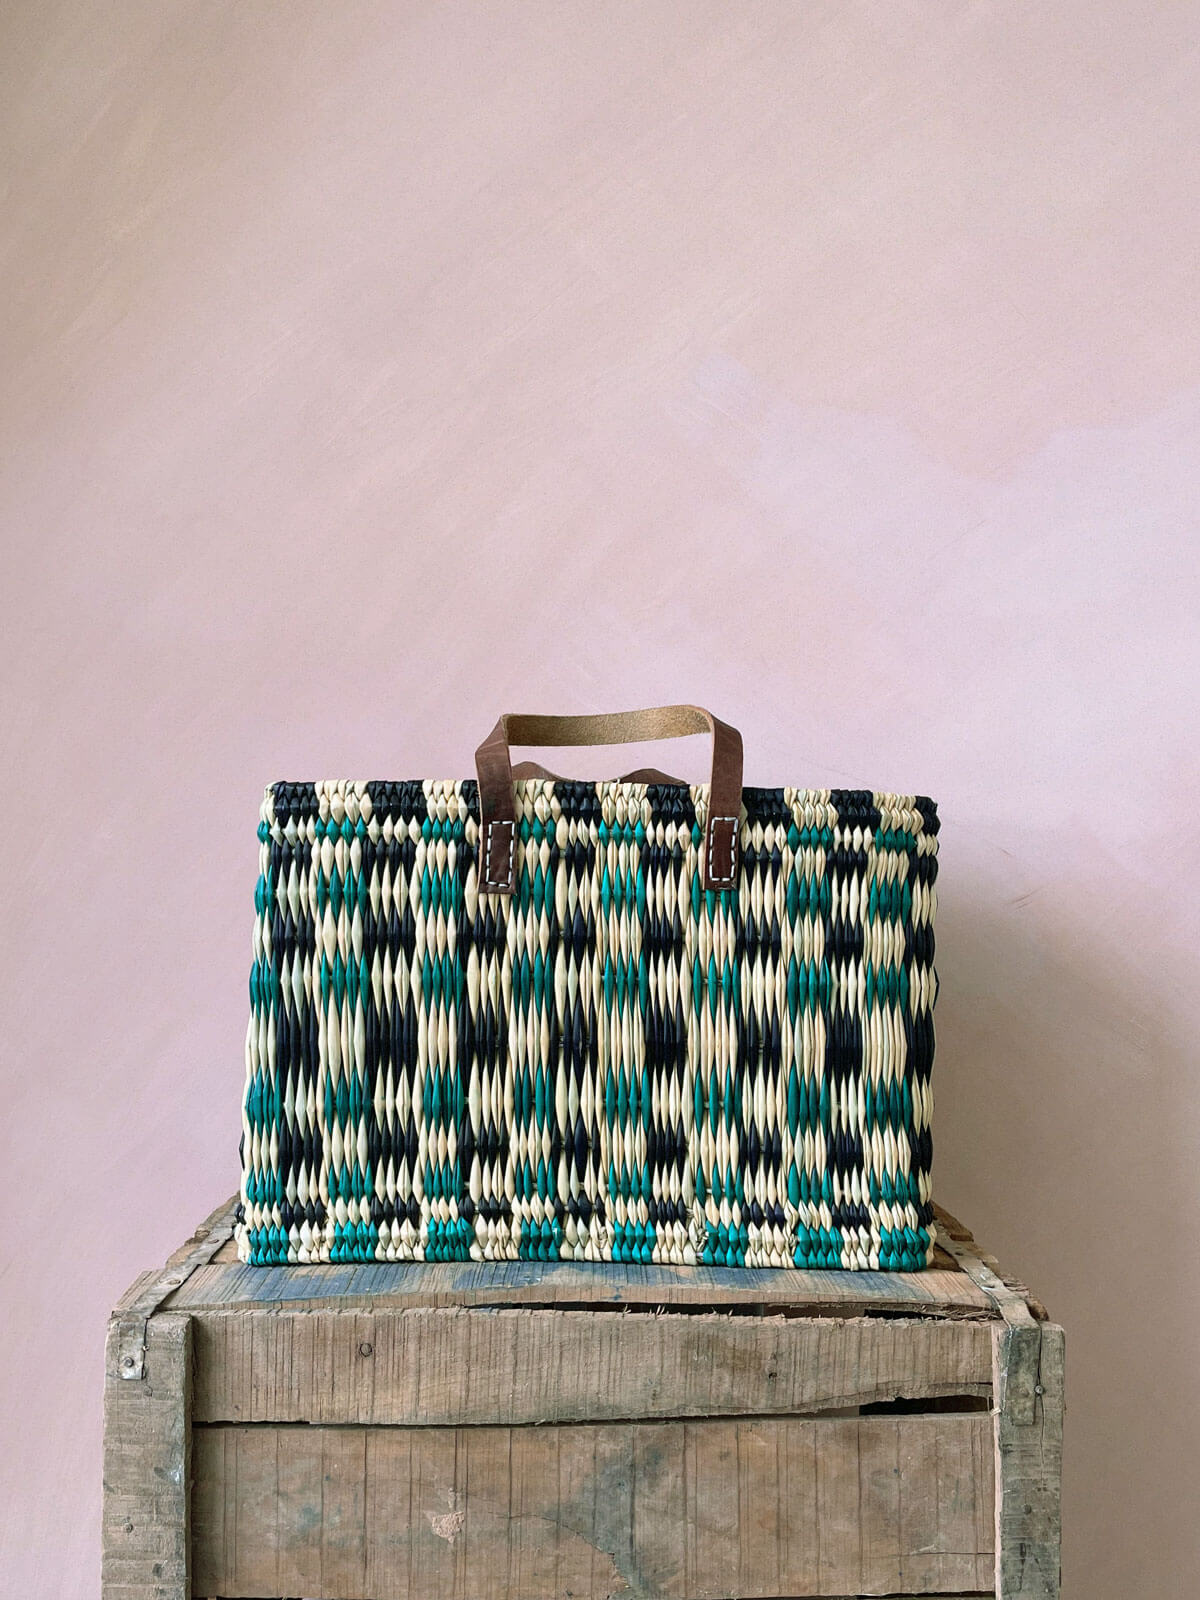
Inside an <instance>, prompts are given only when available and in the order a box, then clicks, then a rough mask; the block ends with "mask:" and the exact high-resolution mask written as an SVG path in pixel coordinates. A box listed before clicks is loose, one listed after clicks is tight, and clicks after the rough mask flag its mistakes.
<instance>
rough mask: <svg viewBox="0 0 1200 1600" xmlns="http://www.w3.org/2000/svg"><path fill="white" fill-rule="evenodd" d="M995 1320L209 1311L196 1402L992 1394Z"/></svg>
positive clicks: (523, 1417) (404, 1412)
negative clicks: (992, 1328)
mask: <svg viewBox="0 0 1200 1600" xmlns="http://www.w3.org/2000/svg"><path fill="white" fill-rule="evenodd" d="M991 1326H992V1325H991V1324H989V1323H987V1322H984V1321H970V1322H966V1321H964V1322H937V1321H933V1320H916V1319H912V1320H910V1319H903V1320H900V1319H892V1318H883V1317H880V1318H856V1319H847V1318H841V1317H838V1318H822V1319H817V1318H798V1319H792V1318H785V1317H778V1316H776V1317H761V1318H760V1317H731V1316H721V1315H707V1316H701V1315H692V1316H686V1317H681V1316H673V1315H669V1314H668V1315H663V1316H596V1315H594V1314H593V1313H590V1312H586V1311H511V1310H506V1311H499V1312H495V1313H491V1314H481V1313H479V1312H473V1311H464V1310H444V1309H443V1310H434V1309H421V1310H414V1311H403V1312H391V1313H387V1312H380V1311H373V1312H350V1311H311V1312H308V1311H306V1312H294V1313H290V1314H289V1313H287V1312H273V1311H261V1310H260V1311H241V1312H229V1311H220V1312H216V1313H209V1314H207V1315H206V1314H201V1313H198V1314H197V1316H196V1319H195V1341H196V1354H197V1361H196V1367H197V1371H196V1391H195V1399H194V1403H193V1404H194V1411H193V1415H194V1419H195V1420H196V1421H197V1422H325V1423H335V1422H353V1423H377V1424H408V1425H417V1424H424V1425H441V1426H451V1425H461V1424H466V1423H504V1424H515V1423H531V1422H542V1421H545V1422H567V1421H598V1420H605V1419H610V1420H611V1419H618V1418H630V1419H632V1418H637V1417H671V1416H679V1417H685V1416H735V1415H753V1414H761V1413H771V1412H804V1411H829V1410H834V1409H837V1408H842V1407H846V1406H859V1405H867V1404H871V1403H874V1402H878V1401H886V1400H892V1399H896V1398H898V1397H904V1398H908V1399H918V1398H921V1399H923V1398H930V1397H936V1396H944V1395H972V1396H979V1397H987V1396H990V1394H991V1390H992V1340H991Z"/></svg>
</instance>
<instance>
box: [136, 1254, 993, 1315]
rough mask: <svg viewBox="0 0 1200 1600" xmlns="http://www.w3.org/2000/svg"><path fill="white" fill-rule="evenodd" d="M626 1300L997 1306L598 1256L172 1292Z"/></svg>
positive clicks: (197, 1296) (309, 1275)
mask: <svg viewBox="0 0 1200 1600" xmlns="http://www.w3.org/2000/svg"><path fill="white" fill-rule="evenodd" d="M297 1302H303V1303H304V1304H306V1305H312V1306H333V1305H342V1306H361V1307H367V1306H372V1307H389V1308H394V1309H407V1308H410V1307H416V1306H452V1305H468V1306H470V1305H474V1306H500V1305H514V1306H516V1305H543V1306H554V1305H566V1306H570V1305H592V1306H595V1307H596V1308H597V1309H601V1308H603V1307H606V1306H610V1307H611V1306H622V1305H650V1306H655V1305H675V1306H688V1305H697V1306H701V1307H704V1308H714V1307H721V1306H728V1307H731V1308H733V1307H738V1306H756V1305H774V1306H786V1307H787V1308H788V1310H789V1311H790V1312H791V1314H792V1315H811V1316H838V1315H844V1316H858V1315H861V1314H862V1313H863V1312H864V1311H869V1312H872V1313H881V1314H887V1313H893V1314H895V1315H899V1316H946V1317H953V1316H979V1315H980V1314H981V1313H982V1314H984V1315H994V1314H995V1305H994V1302H993V1300H992V1298H991V1296H990V1295H989V1294H988V1292H987V1291H986V1290H985V1289H983V1288H981V1287H980V1285H979V1284H977V1283H975V1282H973V1281H972V1279H971V1278H970V1277H969V1276H968V1275H967V1274H966V1273H964V1272H960V1271H955V1270H950V1269H938V1268H935V1267H931V1268H930V1269H929V1270H928V1271H926V1272H911V1273H905V1272H890V1273H885V1272H877V1273H876V1272H801V1271H798V1270H796V1271H792V1270H782V1271H780V1270H775V1269H771V1268H766V1267H741V1268H722V1269H717V1268H705V1267H654V1266H651V1267H631V1266H608V1265H600V1264H597V1265H595V1266H592V1265H590V1264H588V1263H584V1262H568V1261H546V1262H535V1261H529V1262H525V1261H504V1262H494V1263H483V1264H479V1265H477V1264H475V1263H473V1262H463V1263H448V1264H441V1263H426V1262H377V1263H375V1264H373V1265H359V1266H345V1267H340V1266H312V1267H251V1266H245V1265H243V1264H241V1263H238V1264H217V1263H213V1264H210V1265H206V1266H201V1267H199V1268H197V1269H196V1270H195V1271H193V1272H192V1273H191V1274H190V1275H189V1277H188V1279H187V1281H186V1283H184V1284H183V1285H182V1286H181V1288H179V1289H178V1290H177V1291H176V1292H175V1293H174V1294H172V1295H171V1296H170V1299H169V1301H168V1302H167V1303H168V1304H169V1305H170V1306H171V1308H172V1309H173V1310H177V1311H185V1310H198V1309H199V1308H200V1307H202V1306H219V1305H226V1306H238V1305H244V1306H252V1305H259V1306H274V1305H278V1306H286V1305H294V1304H296V1303H297Z"/></svg>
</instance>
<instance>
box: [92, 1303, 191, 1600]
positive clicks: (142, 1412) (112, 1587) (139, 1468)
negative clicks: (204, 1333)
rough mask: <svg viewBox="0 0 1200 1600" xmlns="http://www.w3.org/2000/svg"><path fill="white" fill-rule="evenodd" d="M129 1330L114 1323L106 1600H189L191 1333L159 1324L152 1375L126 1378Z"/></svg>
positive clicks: (107, 1420)
mask: <svg viewBox="0 0 1200 1600" xmlns="http://www.w3.org/2000/svg"><path fill="white" fill-rule="evenodd" d="M121 1329H122V1323H121V1320H120V1319H119V1318H118V1317H115V1316H114V1318H113V1320H112V1322H111V1323H110V1325H109V1335H108V1345H109V1349H108V1357H107V1360H106V1372H105V1380H104V1504H103V1513H102V1545H103V1554H102V1557H101V1591H102V1594H103V1596H104V1600H189V1597H190V1595H191V1592H192V1591H191V1585H190V1582H189V1565H190V1554H191V1530H190V1522H189V1510H190V1502H189V1496H188V1468H189V1448H190V1439H191V1433H190V1428H189V1417H188V1408H189V1405H190V1401H191V1370H192V1330H191V1323H190V1321H189V1319H188V1318H187V1317H184V1316H178V1315H169V1314H168V1315H160V1316H157V1317H152V1318H151V1319H150V1321H149V1323H148V1325H147V1328H146V1341H145V1373H144V1376H143V1377H141V1378H140V1379H137V1380H130V1379H126V1378H122V1377H120V1376H119V1375H118V1367H119V1362H118V1359H117V1355H116V1347H117V1345H118V1342H119V1340H120V1337H121Z"/></svg>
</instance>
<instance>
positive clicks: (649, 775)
mask: <svg viewBox="0 0 1200 1600" xmlns="http://www.w3.org/2000/svg"><path fill="white" fill-rule="evenodd" d="M512 775H513V777H514V778H543V779H545V778H548V779H549V780H550V782H551V783H568V782H570V780H569V779H567V778H564V777H563V775H562V773H561V772H551V771H550V768H549V767H544V766H543V765H542V763H541V762H540V761H518V762H517V763H516V765H515V766H514V767H513V769H512ZM617 782H618V783H671V784H675V785H676V786H677V787H678V788H681V789H684V788H686V787H687V783H686V780H685V779H683V778H673V777H672V776H671V774H670V773H669V772H664V771H663V770H662V768H661V767H634V769H633V771H632V772H623V773H622V774H621V776H620V777H619V778H618V779H617Z"/></svg>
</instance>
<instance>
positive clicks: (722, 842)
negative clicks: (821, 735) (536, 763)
mask: <svg viewBox="0 0 1200 1600" xmlns="http://www.w3.org/2000/svg"><path fill="white" fill-rule="evenodd" d="M691 733H708V734H710V735H711V736H712V752H713V759H712V778H711V781H710V784H709V791H708V817H707V820H706V823H705V829H704V851H703V855H702V857H701V867H700V872H701V883H702V884H703V886H704V888H705V889H706V890H710V891H714V892H715V891H720V890H722V889H732V888H734V887H735V886H736V884H737V876H738V827H739V817H740V813H741V805H742V736H741V734H740V733H739V732H738V731H737V729H736V728H732V727H730V725H729V723H727V722H722V721H721V719H720V718H719V717H714V716H713V714H712V712H711V711H705V710H704V709H703V707H702V706H648V707H646V708H645V709H644V710H641V711H605V712H599V713H597V714H595V715H590V716H576V717H539V716H522V715H519V714H515V713H512V712H507V713H505V715H504V716H502V717H501V718H500V720H499V722H497V724H496V726H495V727H494V728H493V729H492V731H491V733H489V734H488V736H487V738H486V739H485V740H484V741H483V743H482V744H481V745H480V746H479V749H478V750H476V752H475V772H476V776H477V777H478V779H479V886H480V889H481V890H482V891H483V892H484V893H487V894H512V893H513V888H514V880H515V876H516V874H515V865H516V843H517V808H516V800H515V798H514V796H513V772H512V760H511V757H510V755H509V745H510V744H524V745H591V744H641V743H644V742H645V741H646V740H650V739H679V738H683V737H684V736H686V735H687V734H691ZM626 781H630V780H628V779H627V780H626Z"/></svg>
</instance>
